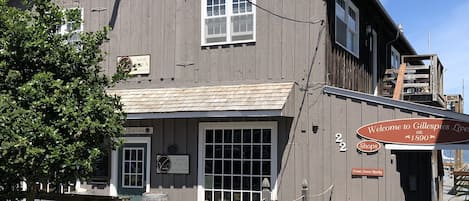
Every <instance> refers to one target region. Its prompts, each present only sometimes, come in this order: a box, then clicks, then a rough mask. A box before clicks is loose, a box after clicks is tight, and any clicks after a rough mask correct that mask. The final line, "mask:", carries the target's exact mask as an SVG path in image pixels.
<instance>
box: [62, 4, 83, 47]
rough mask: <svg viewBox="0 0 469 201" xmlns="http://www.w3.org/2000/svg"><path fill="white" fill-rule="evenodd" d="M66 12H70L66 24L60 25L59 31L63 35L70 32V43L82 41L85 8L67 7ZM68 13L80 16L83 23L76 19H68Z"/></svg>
mask: <svg viewBox="0 0 469 201" xmlns="http://www.w3.org/2000/svg"><path fill="white" fill-rule="evenodd" d="M64 12H68V13H67V14H66V20H65V24H63V25H61V26H60V27H59V29H58V33H59V34H62V35H65V34H70V35H69V37H68V39H67V41H68V42H69V43H75V42H78V41H80V33H81V32H83V8H68V9H65V10H64ZM67 15H69V16H74V17H77V18H80V19H81V23H79V24H78V23H77V22H76V21H70V20H68V17H67Z"/></svg>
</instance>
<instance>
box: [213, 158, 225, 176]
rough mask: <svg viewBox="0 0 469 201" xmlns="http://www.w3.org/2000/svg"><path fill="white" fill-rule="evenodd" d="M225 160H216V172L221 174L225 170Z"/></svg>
mask: <svg viewBox="0 0 469 201" xmlns="http://www.w3.org/2000/svg"><path fill="white" fill-rule="evenodd" d="M222 165H223V161H222V160H216V161H215V174H221V173H222V171H223V166H222Z"/></svg>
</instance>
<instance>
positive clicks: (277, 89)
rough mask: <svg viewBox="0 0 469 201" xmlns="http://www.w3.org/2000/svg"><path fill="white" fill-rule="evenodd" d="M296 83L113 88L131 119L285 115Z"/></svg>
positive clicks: (113, 92) (111, 92)
mask: <svg viewBox="0 0 469 201" xmlns="http://www.w3.org/2000/svg"><path fill="white" fill-rule="evenodd" d="M292 88H293V83H292V82H288V83H268V84H244V85H226V86H204V87H190V88H158V89H124V90H110V91H109V93H110V94H116V95H118V96H120V97H121V102H122V103H123V104H124V111H125V112H126V113H127V116H128V119H148V118H195V117H228V116H229V117H246V116H248V117H249V116H282V115H283V114H282V110H283V109H284V107H285V103H286V102H287V98H288V96H289V94H290V92H291V91H292Z"/></svg>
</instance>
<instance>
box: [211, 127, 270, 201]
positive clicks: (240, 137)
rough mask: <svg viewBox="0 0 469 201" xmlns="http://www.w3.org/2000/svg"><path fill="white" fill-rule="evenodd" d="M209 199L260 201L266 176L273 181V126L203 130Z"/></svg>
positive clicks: (213, 200)
mask: <svg viewBox="0 0 469 201" xmlns="http://www.w3.org/2000/svg"><path fill="white" fill-rule="evenodd" d="M203 132H204V133H203V135H204V136H203V145H202V146H203V160H202V161H203V181H204V182H203V186H204V192H203V194H204V195H203V196H204V199H203V200H205V201H222V200H223V201H260V200H261V190H262V189H261V185H262V180H263V179H267V180H269V182H271V183H272V181H271V179H272V166H273V165H275V164H273V157H272V156H273V154H272V150H273V149H272V147H273V146H274V143H273V136H272V132H273V131H272V128H249V127H247V128H219V129H205V130H204V131H203Z"/></svg>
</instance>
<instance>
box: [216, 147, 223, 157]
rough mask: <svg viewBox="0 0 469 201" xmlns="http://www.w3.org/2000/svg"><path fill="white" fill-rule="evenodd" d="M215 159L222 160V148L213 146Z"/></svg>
mask: <svg viewBox="0 0 469 201" xmlns="http://www.w3.org/2000/svg"><path fill="white" fill-rule="evenodd" d="M215 158H223V146H222V145H215Z"/></svg>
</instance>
